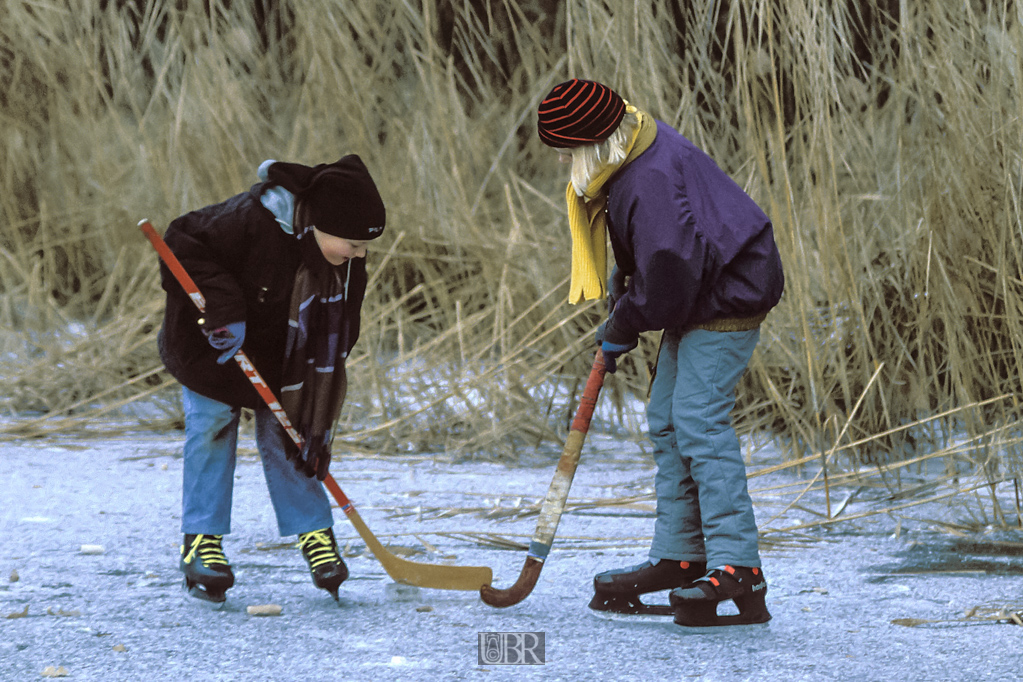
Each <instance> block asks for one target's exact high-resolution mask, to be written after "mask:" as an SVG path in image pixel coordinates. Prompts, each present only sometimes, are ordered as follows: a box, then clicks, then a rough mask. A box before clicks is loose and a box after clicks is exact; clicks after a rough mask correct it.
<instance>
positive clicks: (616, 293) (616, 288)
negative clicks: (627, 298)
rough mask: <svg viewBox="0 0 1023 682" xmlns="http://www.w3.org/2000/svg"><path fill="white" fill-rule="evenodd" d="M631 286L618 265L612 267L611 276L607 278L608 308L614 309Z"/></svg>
mask: <svg viewBox="0 0 1023 682" xmlns="http://www.w3.org/2000/svg"><path fill="white" fill-rule="evenodd" d="M628 290H629V288H628V287H627V286H626V284H625V273H624V272H622V271H621V270H620V269H619V268H618V266H617V265H616V266H614V267H613V268H611V276H610V277H608V278H607V309H608V310H614V309H615V304H616V303H618V299H620V298H621V297H622V296H624V295H625V292H626V291H628Z"/></svg>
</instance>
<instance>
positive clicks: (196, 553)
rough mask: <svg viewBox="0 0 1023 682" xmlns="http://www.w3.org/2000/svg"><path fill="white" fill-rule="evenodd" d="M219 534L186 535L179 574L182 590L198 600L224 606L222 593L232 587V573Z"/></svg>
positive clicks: (182, 547)
mask: <svg viewBox="0 0 1023 682" xmlns="http://www.w3.org/2000/svg"><path fill="white" fill-rule="evenodd" d="M222 538H223V536H222V535H202V534H199V535H186V536H185V542H184V544H183V545H181V563H180V567H181V571H182V572H183V573H184V574H185V589H186V590H188V593H189V594H190V595H192V596H193V597H196V598H197V599H202V600H203V601H208V602H212V603H214V604H223V603H224V601H225V600H226V599H227V597H226V596H225V595H224V593H225V592H226V591H227V590H228V589H230V588H231V587H232V586H233V585H234V572H233V571H231V564H229V563H227V557H226V556H224V548H223V546H222V544H221V539H222Z"/></svg>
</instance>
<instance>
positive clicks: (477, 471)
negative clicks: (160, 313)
mask: <svg viewBox="0 0 1023 682" xmlns="http://www.w3.org/2000/svg"><path fill="white" fill-rule="evenodd" d="M242 447H243V448H245V447H250V448H251V444H246V443H242ZM180 450H181V434H179V433H169V434H164V435H153V434H142V435H138V436H126V437H120V438H115V439H109V440H87V441H83V442H71V441H59V440H53V441H25V442H19V443H14V442H8V443H4V444H2V445H0V538H2V540H3V541H2V542H0V680H2V681H4V682H6V681H7V680H31V679H40V674H41V673H42V671H43V670H44V669H46V668H48V667H53V668H57V667H61V666H62V667H63V668H65V669H66V670H67V671H68V679H72V680H104V681H106V680H136V679H145V680H174V681H177V680H181V679H211V680H274V681H278V680H441V679H443V680H449V679H450V680H474V679H479V680H488V681H492V680H504V679H544V680H608V679H639V680H710V681H717V680H722V681H731V680H782V681H785V682H792V681H794V680H889V679H906V680H950V679H990V680H1014V679H1019V677H1020V671H1021V670H1023V627H1018V626H1014V625H1007V624H1005V623H1004V622H995V621H976V620H975V621H964V620H963V617H964V614H966V613H967V612H968V611H969V610H971V609H975V608H977V607H984V606H990V605H997V604H1017V605H1018V604H1020V602H1023V566H1021V558H1020V554H1019V553H1018V550H1017V553H1016V554H1015V555H1013V554H1011V551H1009V549H1006V550H1005V551H1004V552H1002V553H1001V554H999V553H998V552H992V553H991V554H990V555H989V556H987V557H986V558H985V556H984V555H983V551H982V550H981V549H978V548H981V547H984V546H987V547H991V546H994V544H997V543H995V540H996V539H997V540H999V541H1000V542H1001V545H1000V546H1002V547H1004V548H1011V547H1013V546H1019V545H1020V544H1021V543H1020V541H1021V539H1023V538H1021V536H1020V535H1019V534H1012V533H1008V534H1007V535H1005V536H1004V537H1002V536H999V537H998V538H995V537H994V536H993V535H990V534H988V535H978V536H970V535H963V536H962V537H957V536H953V535H950V534H948V533H935V532H932V531H930V530H929V529H928V528H927V527H926V525H924V524H919V523H917V524H912V523H909V522H905V521H903V520H901V519H899V518H898V515H892V516H888V515H879V516H874V517H864V518H860V519H855V520H851V521H849V522H847V523H844V524H835V525H834V526H830V527H824V528H808V529H805V530H802V531H795V532H789V533H772V532H765V534H764V545H763V547H764V566H765V574H766V576H767V579H768V581H769V584H770V588H769V590H770V591H769V594H768V607H769V609H770V610H771V613H772V614H773V616H774V619H773V620H772V621H771V623H770V624H769V625H768V626H767V627H765V628H761V629H758V630H755V631H749V630H722V631H720V632H715V633H712V634H705V635H699V636H686V635H685V634H683V633H681V632H680V631H679V630H678V629H677V628H675V627H674V626H673V625H671V624H670V622H664V621H662V622H655V623H633V622H625V623H623V622H618V621H613V622H609V621H605V620H601V619H598V618H596V617H595V616H594V615H593V614H591V613H590V612H589V611H588V609H587V608H586V604H587V602H588V601H589V598H590V596H591V581H592V576H593V574H594V573H596V572H598V571H600V570H604V569H607V568H611V567H618V566H627V565H630V564H634V563H637V562H639V561H641V560H643V558H645V556H646V552H645V550H646V547H647V544H648V543H649V537H650V534H651V531H652V526H653V513H654V507H653V502H652V498H651V497H650V494H651V492H652V486H653V464H652V462H651V461H650V458H649V456H647V455H644V454H643V452H642V450H641V448H640V446H639V445H638V444H635V443H629V442H614V441H612V440H611V439H610V438H607V437H601V436H599V435H596V434H594V435H593V436H592V437H591V438H590V439H589V440H588V441H587V444H586V445H585V446H584V449H583V457H582V462H581V464H580V466H579V470H578V473H577V475H576V479H575V483H574V485H573V488H572V496H571V499H570V505H569V507H568V510H567V511H566V514H565V515H564V516H563V517H562V520H561V525H560V527H559V529H558V538H557V540H556V541H555V543H554V548H553V551H552V552H551V555H550V557H549V558H548V560H547V563H546V565H545V567H544V569H543V572H542V574H541V576H540V579H539V582H538V584H537V585H536V588H535V589H534V591H533V592H532V594H531V595H530V596H529V597H528V598H526V599H525V600H523V601H522V602H521V603H519V604H517V605H515V606H512V607H510V608H507V609H494V608H491V607H489V606H487V605H486V604H484V603H483V602H482V601H481V600H480V599H479V596H478V595H477V594H475V593H472V592H445V591H438V590H429V589H422V590H421V591H420V595H419V596H420V598H419V599H418V600H415V601H408V602H403V601H397V600H394V599H393V598H391V595H389V591H390V590H393V589H394V588H390V587H389V586H390V585H393V584H394V583H393V582H392V581H391V579H390V578H389V577H388V576H387V575H386V574H385V573H384V572H383V569H382V568H381V566H380V564H378V563H377V562H376V561H375V560H374V559H373V558H372V555H370V554H368V553H367V551H366V548H365V545H364V544H363V542H362V541H361V539H360V538H359V536H358V534H357V533H356V532H355V531H354V529H353V528H352V527H351V526H350V525H348V523H347V521H346V520H345V517H344V514H343V513H341V512H340V510H336V511H335V531H336V533H337V535H338V539H339V544H340V546H341V547H342V548H343V550H344V553H345V555H346V561H347V562H348V565H349V567H350V569H351V574H352V576H351V578H350V579H349V580H348V581H347V582H346V583H345V584H344V585H343V586H342V588H341V604H340V606H338V605H337V604H335V602H334V601H333V599H331V597H330V596H329V595H328V594H327V593H326V592H324V591H322V590H317V589H316V588H315V587H314V586H313V585H312V583H311V581H310V580H309V576H308V571H307V569H306V567H305V563H304V561H303V559H302V557H301V554H300V553H299V550H298V549H297V548H295V547H294V544H293V543H294V538H280V537H279V536H278V534H277V528H276V522H275V520H274V514H273V510H272V508H271V506H270V503H269V499H268V496H267V494H266V489H265V483H264V481H263V478H262V469H261V467H260V466H258V463H257V462H256V461H255V459H254V458H253V457H242V458H240V460H239V464H238V469H237V472H236V480H235V494H234V516H233V522H232V526H233V533H232V534H231V535H229V536H227V537H226V538H225V550H226V552H227V554H228V557H229V558H230V559H231V561H232V563H233V565H234V568H235V573H236V576H237V583H236V586H235V587H234V588H233V589H231V590H230V591H229V592H228V601H227V604H226V606H225V607H224V608H223V609H222V610H220V611H211V610H208V609H203V608H201V606H200V605H199V604H198V603H197V602H196V600H194V599H190V598H188V597H187V596H186V595H185V592H184V590H183V589H182V585H181V576H180V574H179V573H178V569H177V562H178V545H179V543H180V542H181V536H180V534H179V517H180V489H181V458H180ZM555 459H556V453H555V454H554V455H553V456H550V457H537V458H536V461H532V462H528V463H524V464H522V465H520V466H514V467H513V466H506V465H503V464H497V463H481V462H462V463H458V464H453V463H449V462H446V461H445V460H444V459H443V458H441V457H390V458H383V457H382V458H366V457H354V456H350V457H345V456H344V455H343V454H342V456H341V457H340V458H339V459H338V460H337V461H335V463H334V464H333V466H332V469H331V470H332V472H333V474H334V476H335V478H336V479H337V480H338V481H339V483H340V484H341V486H342V488H343V489H344V490H345V492H346V493H347V495H348V496H349V497H350V498H351V499H352V501H353V502H354V504H355V506H356V508H357V509H358V510H359V512H360V514H361V515H362V517H363V519H364V520H365V521H366V523H367V524H368V525H369V527H370V529H371V530H372V531H373V532H374V533H375V534H377V536H378V537H379V538H380V539H381V541H382V542H384V543H385V544H386V545H388V546H390V547H391V549H392V550H393V551H395V553H399V552H400V553H401V555H402V556H403V557H405V558H407V559H409V560H412V561H423V562H428V563H444V562H450V563H454V564H462V565H486V566H490V567H492V568H493V571H494V580H495V586H496V587H502V588H503V587H507V586H509V585H510V584H511V583H512V582H514V580H515V579H516V577H517V576H518V574H519V571H520V570H521V568H522V564H523V560H524V558H525V550H524V549H523V548H524V546H525V544H526V543H528V541H529V537H530V536H531V534H532V532H533V529H534V527H535V523H536V516H535V514H530V513H529V511H530V510H531V509H533V510H535V507H536V505H537V504H538V503H539V502H540V501H541V500H542V498H543V496H544V494H545V493H546V490H547V486H548V485H549V483H550V480H551V475H552V473H553V468H554V460H555ZM777 461H780V460H779V459H778V455H777V453H773V452H772V451H771V448H770V447H767V448H765V449H762V450H760V451H758V452H757V453H755V454H754V463H753V468H754V469H756V468H759V467H764V466H767V465H768V464H771V463H775V462H777ZM814 473H816V471H815V470H813V469H807V470H805V471H804V472H803V474H804V476H805V477H806V482H808V481H809V479H810V477H812V475H813V474H814ZM786 483H788V484H793V483H796V484H798V485H796V486H794V487H792V488H787V489H785V488H778V486H779V485H784V484H786ZM803 484H804V483H802V482H800V480H798V479H796V477H795V475H794V474H792V473H791V472H780V473H779V474H777V475H773V476H772V477H770V480H767V479H766V478H754V479H751V482H750V486H751V489H752V490H753V491H754V492H753V495H754V501H755V504H756V506H757V513H758V519H760V521H761V522H762V523H763V522H764V521H766V520H768V519H771V518H775V519H776V520H775V521H774V522H773V523H772V527H773V528H781V527H785V526H786V525H788V526H792V525H799V524H800V523H805V522H808V521H812V520H814V519H818V518H820V514H821V510H822V509H823V506H824V500H823V498H822V496H821V493H820V492H819V491H811V492H810V493H808V494H807V495H806V496H804V497H803V498H801V499H800V500H799V503H798V505H796V506H792V507H790V508H786V507H787V505H788V504H789V502H791V501H792V500H793V499H795V495H794V494H793V493H792V492H791V491H792V490H799V489H801V488H802V486H803ZM779 490H789V491H790V492H786V493H784V494H782V493H780V492H779ZM832 492H833V493H834V497H833V500H832V504H833V505H834V506H835V507H837V506H838V503H839V501H840V500H841V498H843V497H844V496H845V494H846V492H847V491H845V490H842V491H841V492H839V491H838V490H836V491H832ZM869 498H870V491H863V492H861V494H860V495H858V496H856V497H855V498H853V499H852V500H851V501H850V502H849V504H848V506H847V507H846V509H845V510H844V511H843V513H844V514H846V515H848V516H850V517H853V516H855V515H856V514H857V513H859V512H861V511H862V510H863V509H866V508H867V506H868V505H869V504H870V499H869ZM612 500H614V501H615V504H611V501H612ZM1008 508H1011V505H1007V506H1006V509H1008ZM948 514H949V510H948V509H947V508H946V507H940V508H939V507H936V508H935V509H934V510H933V516H934V517H935V518H949V517H948V516H947V515H948ZM942 515H945V516H942ZM924 516H925V514H924ZM970 543H972V544H970ZM993 543H994V544H993ZM1013 543H1015V545H1014V544H1013ZM84 545H102V547H103V548H104V553H103V554H87V553H83V552H82V551H81V548H82V547H83V546H84ZM10 575H17V576H18V578H19V579H18V580H17V581H16V582H15V581H10V580H9V579H8V576H10ZM661 596H663V595H661ZM251 604H277V605H280V606H281V608H282V612H281V615H280V616H279V617H275V618H253V617H251V616H249V615H248V614H247V613H246V606H247V605H251ZM22 614H23V615H22ZM900 619H902V620H900ZM898 622H901V623H905V625H899V624H897V623H898ZM486 632H512V633H521V632H544V633H545V642H546V663H545V664H544V665H542V666H501V665H492V664H491V665H480V664H479V662H478V653H479V633H486Z"/></svg>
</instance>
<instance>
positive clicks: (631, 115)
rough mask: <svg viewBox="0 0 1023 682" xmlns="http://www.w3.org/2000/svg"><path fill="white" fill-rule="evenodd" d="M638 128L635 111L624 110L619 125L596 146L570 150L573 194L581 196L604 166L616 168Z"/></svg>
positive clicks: (626, 153)
mask: <svg viewBox="0 0 1023 682" xmlns="http://www.w3.org/2000/svg"><path fill="white" fill-rule="evenodd" d="M638 127H639V116H638V115H637V114H636V112H635V110H633V111H632V112H629V111H628V110H626V113H625V115H624V116H623V117H622V121H621V123H619V124H618V127H617V128H615V131H614V132H613V133H611V135H610V136H609V137H608V138H607V139H606V140H604V141H603V142H598V143H597V144H588V145H585V146H582V147H575V148H573V149H571V150H570V151H571V152H572V187H573V188H574V189H575V193H576V194H577V195H579V196H583V194H584V193H585V191H586V188H587V187H589V186H590V181H591V180H592V179H593V176H594V175H596V174H597V173H599V172H600V170H601V169H602V168H604V167H605V166H618V165H621V164H622V162H624V161H625V157H627V156H628V155H629V153H628V149H627V148H628V145H629V140H631V139H632V135H633V134H634V133H635V132H636V128H638Z"/></svg>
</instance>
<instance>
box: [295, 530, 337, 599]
mask: <svg viewBox="0 0 1023 682" xmlns="http://www.w3.org/2000/svg"><path fill="white" fill-rule="evenodd" d="M298 546H299V547H301V548H302V556H304V557H305V560H306V563H308V564H309V573H310V574H311V575H312V577H313V585H316V586H317V587H319V588H321V589H324V590H327V592H330V596H332V597H334V601H339V600H338V596H337V590H338V588H339V587H340V586H341V583H343V582H344V581H345V579H347V578H348V567H347V566H345V562H344V561H343V560H342V559H341V555H340V554H339V553H338V551H337V540H335V539H334V530H333V529H332V528H321V529H320V530H314V531H311V532H309V533H302V534H301V535H299V536H298Z"/></svg>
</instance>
